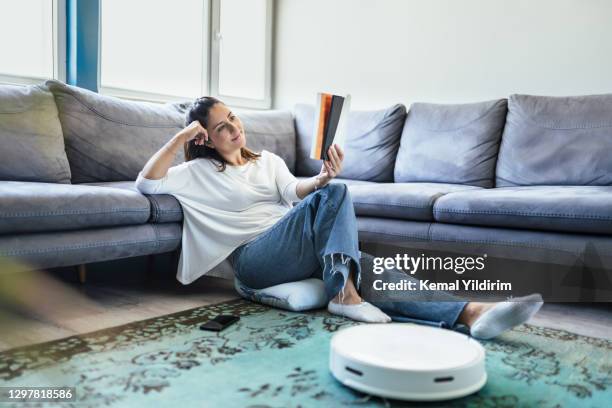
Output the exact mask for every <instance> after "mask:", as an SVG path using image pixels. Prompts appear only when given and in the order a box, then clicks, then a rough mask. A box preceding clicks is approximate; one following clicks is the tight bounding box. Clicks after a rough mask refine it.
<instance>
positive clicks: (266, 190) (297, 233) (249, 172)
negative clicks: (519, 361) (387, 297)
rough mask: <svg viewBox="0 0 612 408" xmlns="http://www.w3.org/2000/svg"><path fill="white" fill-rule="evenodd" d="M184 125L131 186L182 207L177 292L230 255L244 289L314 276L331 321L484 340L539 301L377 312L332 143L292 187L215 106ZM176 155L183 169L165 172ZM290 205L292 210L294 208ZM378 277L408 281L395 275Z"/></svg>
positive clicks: (200, 103)
mask: <svg viewBox="0 0 612 408" xmlns="http://www.w3.org/2000/svg"><path fill="white" fill-rule="evenodd" d="M186 123H187V124H188V125H187V126H186V127H185V128H184V129H183V130H182V131H180V132H178V133H177V134H176V135H175V136H174V137H173V138H172V139H171V140H170V141H169V142H168V143H166V144H165V145H164V146H163V147H162V148H161V149H160V150H159V151H158V152H157V153H155V154H154V155H153V157H151V159H150V160H149V161H148V162H147V164H146V165H145V167H144V168H143V170H142V171H141V172H140V174H139V175H138V179H137V180H136V186H137V188H138V189H139V190H140V191H141V192H143V193H146V194H172V195H174V196H175V197H176V198H177V199H178V200H179V201H180V203H181V206H182V208H183V215H184V223H183V237H182V245H183V248H182V252H181V257H180V260H179V270H178V275H177V278H178V279H179V281H181V282H182V283H183V284H188V283H191V282H192V281H194V280H195V279H197V278H198V277H200V276H201V275H203V274H204V273H206V272H207V271H208V270H210V269H211V268H213V267H214V266H215V265H217V264H218V263H219V262H221V261H223V260H224V259H226V258H228V257H229V258H230V260H231V261H232V264H233V267H234V270H235V273H236V276H237V277H238V279H239V280H240V281H241V282H242V283H243V284H245V285H246V286H248V287H250V288H254V289H262V288H266V287H270V286H274V285H277V284H281V283H286V282H294V281H299V280H303V279H307V278H311V277H318V278H320V279H322V280H323V282H324V285H325V290H326V292H327V296H328V300H329V303H328V310H329V312H331V313H333V314H338V315H342V316H346V317H349V318H351V319H354V320H358V321H363V322H379V323H383V322H389V321H391V318H390V317H389V315H388V314H387V313H385V312H384V311H383V310H385V311H386V312H388V313H390V314H391V313H392V314H394V315H395V316H398V317H400V318H401V317H402V316H403V317H408V318H413V319H418V320H423V321H435V322H441V323H442V324H443V325H446V326H448V327H454V326H456V325H457V324H464V325H467V326H468V327H469V328H470V333H471V334H472V335H473V336H474V337H478V338H483V339H484V338H492V337H495V336H497V335H498V334H500V333H501V332H503V331H504V330H507V329H509V328H511V327H513V326H515V325H517V324H521V323H523V322H525V321H526V320H528V319H529V318H530V317H531V316H532V315H533V314H534V313H536V312H537V310H538V309H539V308H540V306H541V305H542V302H541V297H539V295H531V296H530V297H526V298H525V299H519V300H524V301H523V302H520V301H518V302H517V301H515V302H501V303H497V304H488V303H476V302H465V301H462V300H459V299H457V298H455V297H453V296H451V295H448V294H445V293H440V292H436V293H434V294H433V297H435V298H436V299H439V300H443V301H429V302H422V301H415V300H414V299H412V300H410V301H406V302H391V301H387V302H385V301H378V302H374V301H372V302H373V303H376V305H378V306H380V308H382V309H383V310H381V309H380V308H379V307H377V306H375V305H374V304H372V303H370V302H366V301H364V300H362V299H361V297H360V295H359V292H358V290H357V289H358V288H359V284H360V278H361V267H362V266H361V263H366V264H367V262H371V258H372V257H371V256H369V255H367V254H361V253H360V251H359V250H358V240H357V225H356V217H355V213H354V210H353V204H352V202H351V198H350V195H349V193H348V190H347V188H346V186H345V185H344V184H339V183H332V184H330V181H331V180H332V179H333V178H334V177H336V175H337V174H339V173H340V172H341V170H342V162H343V158H344V153H343V151H342V149H340V148H339V147H338V146H337V145H332V146H331V147H330V148H329V151H328V155H329V160H328V161H324V162H323V164H322V166H321V171H320V173H319V174H318V175H317V176H314V177H311V178H309V179H306V180H302V181H298V180H297V179H296V178H295V177H294V176H293V175H292V174H291V173H290V172H289V170H288V168H287V166H286V164H285V163H284V161H283V160H282V159H281V158H280V157H279V156H277V155H275V154H273V153H271V152H268V151H265V150H264V151H262V152H261V153H260V154H258V153H254V152H252V151H251V150H249V149H248V148H246V147H245V146H246V138H245V136H246V135H245V132H244V128H243V126H242V123H241V122H240V119H238V117H237V116H236V115H235V114H234V113H233V112H232V111H231V110H230V109H229V108H228V107H227V106H226V105H225V104H224V103H222V102H221V101H219V100H218V99H215V98H212V97H202V98H198V99H196V101H195V102H194V104H193V105H192V107H191V109H190V110H189V112H188V113H187V117H186ZM179 149H184V152H185V160H186V161H185V162H184V163H182V164H179V165H177V166H173V167H171V164H172V162H173V160H174V158H175V156H176V154H177V152H178V151H179ZM293 202H298V204H297V205H296V206H295V207H292V203H293ZM381 277H382V279H385V280H387V281H399V280H400V279H410V278H409V277H408V276H407V275H406V274H404V273H402V272H401V271H398V270H391V271H389V270H388V271H386V272H384V273H383V275H381ZM424 295H425V296H426V297H427V296H428V295H427V294H424ZM430 295H432V294H430ZM430 298H431V297H430Z"/></svg>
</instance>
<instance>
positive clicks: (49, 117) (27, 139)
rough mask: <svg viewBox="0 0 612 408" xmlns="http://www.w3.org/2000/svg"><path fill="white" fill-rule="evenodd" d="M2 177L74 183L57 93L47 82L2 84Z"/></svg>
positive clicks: (0, 152)
mask: <svg viewBox="0 0 612 408" xmlns="http://www.w3.org/2000/svg"><path fill="white" fill-rule="evenodd" d="M0 157H1V159H0V180H14V181H40V182H49V183H70V166H69V164H68V158H67V157H66V151H65V150H64V136H63V134H62V126H61V123H60V119H59V115H58V111H57V106H56V105H55V100H54V99H53V94H52V93H51V92H49V90H48V89H47V88H46V87H45V86H44V85H34V86H16V85H0Z"/></svg>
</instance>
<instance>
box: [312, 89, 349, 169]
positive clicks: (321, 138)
mask: <svg viewBox="0 0 612 408" xmlns="http://www.w3.org/2000/svg"><path fill="white" fill-rule="evenodd" d="M350 101H351V96H350V95H346V96H341V95H333V94H329V93H322V92H320V93H318V94H317V103H316V105H315V118H314V130H313V136H312V143H311V146H310V158H312V159H316V160H328V157H327V150H328V149H329V147H330V146H331V145H332V144H333V143H336V144H338V145H339V146H340V147H343V145H344V141H345V139H346V122H347V119H348V112H349V109H350Z"/></svg>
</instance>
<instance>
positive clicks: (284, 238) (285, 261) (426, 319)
mask: <svg viewBox="0 0 612 408" xmlns="http://www.w3.org/2000/svg"><path fill="white" fill-rule="evenodd" d="M372 259H373V257H372V256H371V255H369V254H366V253H362V252H360V251H359V241H358V236H357V218H356V217H355V211H354V208H353V202H352V200H351V197H350V194H349V192H348V189H347V187H346V185H344V184H335V183H334V184H328V185H327V186H325V187H323V188H322V189H320V190H318V191H315V192H313V193H311V194H309V195H308V196H307V197H305V198H304V199H303V200H302V201H300V202H299V203H298V204H297V205H296V206H295V207H293V208H292V209H291V210H290V211H289V212H287V214H285V215H284V216H283V217H282V218H281V219H280V220H278V221H277V222H276V223H275V224H274V225H273V226H272V227H270V229H268V230H267V231H265V232H264V233H262V234H260V235H259V236H257V237H256V238H255V239H254V240H252V241H250V242H247V243H246V244H244V245H242V246H240V247H238V248H237V249H236V250H235V251H234V252H233V253H232V254H231V256H230V261H231V263H232V265H233V267H234V271H235V273H236V277H237V278H238V279H239V280H240V281H241V282H242V283H243V284H244V285H246V286H248V287H250V288H253V289H264V288H267V287H270V286H274V285H279V284H281V283H287V282H295V281H300V280H304V279H308V278H312V277H316V278H320V279H322V280H323V283H324V286H325V291H326V293H327V296H328V299H332V298H333V297H335V296H336V295H337V294H338V293H339V292H340V291H341V290H342V288H343V287H344V284H345V283H346V281H347V279H348V277H349V272H350V271H351V270H352V271H353V273H354V277H355V286H356V288H357V289H359V287H360V282H361V273H362V266H363V265H366V267H368V268H369V267H370V266H371V262H372ZM366 270H368V269H366ZM369 270H371V269H369ZM378 279H382V280H383V281H385V282H399V281H401V280H411V279H412V280H414V278H412V277H411V276H409V275H407V274H405V273H403V272H401V271H399V270H397V269H391V270H386V271H385V272H383V274H381V275H380V276H379V277H378ZM436 299H445V300H442V301H423V300H411V299H406V301H402V302H397V301H386V300H385V299H384V296H383V297H381V296H377V297H376V299H371V300H370V299H367V298H364V300H366V301H369V302H370V303H372V304H374V305H375V306H377V307H379V308H380V309H381V310H383V311H384V312H385V313H387V314H388V315H389V316H390V317H391V318H392V319H393V320H396V321H412V322H418V323H425V324H432V325H437V326H442V327H454V326H455V325H456V323H457V318H458V317H459V315H460V314H461V311H462V310H463V308H464V307H465V305H466V303H467V302H465V301H463V300H460V299H458V298H456V297H454V296H452V295H450V294H444V293H440V292H437V293H436Z"/></svg>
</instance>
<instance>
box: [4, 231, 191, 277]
mask: <svg viewBox="0 0 612 408" xmlns="http://www.w3.org/2000/svg"><path fill="white" fill-rule="evenodd" d="M181 232H182V231H181V225H180V224H178V223H166V224H141V225H130V226H118V227H109V228H89V229H85V230H78V231H54V232H36V233H30V234H9V235H0V259H1V260H3V261H4V260H5V259H6V260H8V261H9V262H11V267H12V269H13V268H14V269H15V270H37V269H38V270H40V269H43V268H55V267H59V266H70V265H81V264H86V263H91V262H103V261H109V260H114V259H119V258H130V257H135V256H143V255H150V254H162V253H165V252H170V251H173V250H175V249H176V248H178V247H179V245H180V243H181ZM1 271H2V272H4V270H1Z"/></svg>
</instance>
